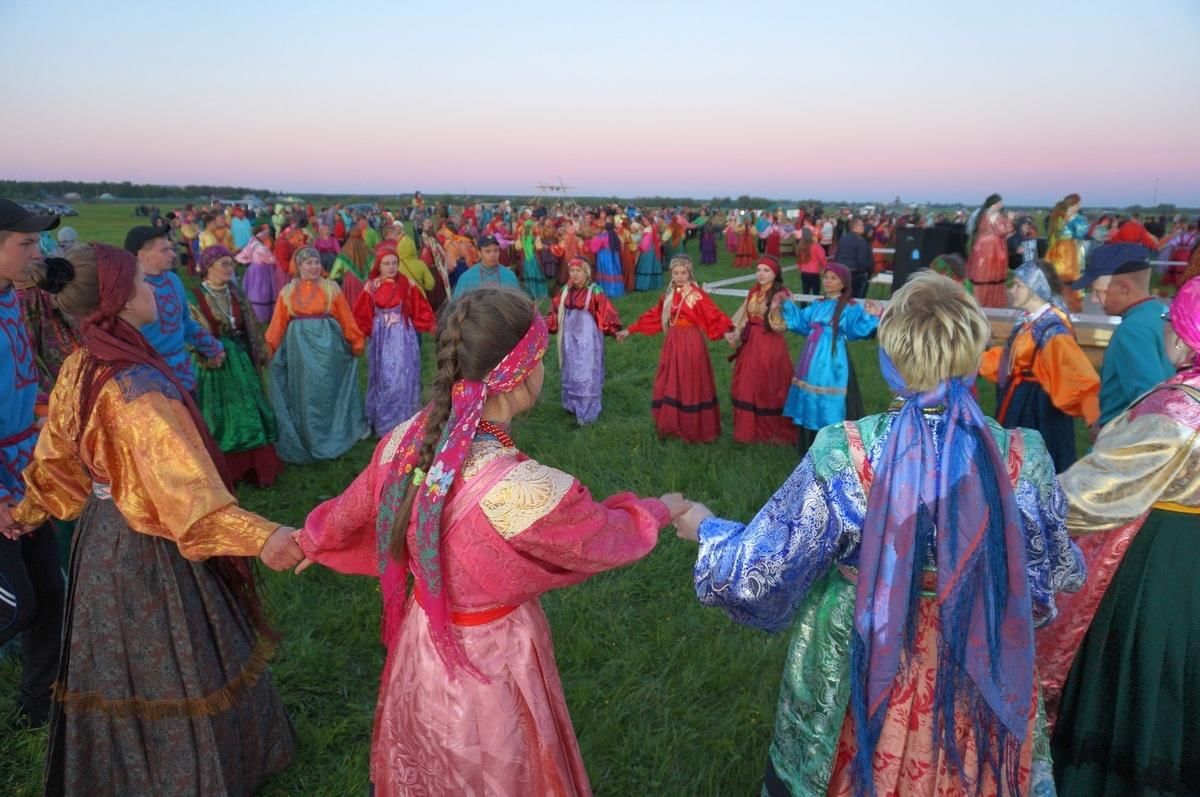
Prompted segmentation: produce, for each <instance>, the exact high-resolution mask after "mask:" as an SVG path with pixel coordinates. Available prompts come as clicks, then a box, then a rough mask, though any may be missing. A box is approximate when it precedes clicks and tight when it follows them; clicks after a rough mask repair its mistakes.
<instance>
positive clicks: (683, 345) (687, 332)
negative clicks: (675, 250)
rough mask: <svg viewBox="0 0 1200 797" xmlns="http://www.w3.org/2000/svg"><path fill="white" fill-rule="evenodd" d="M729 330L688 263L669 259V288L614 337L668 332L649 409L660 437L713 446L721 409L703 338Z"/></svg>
mask: <svg viewBox="0 0 1200 797" xmlns="http://www.w3.org/2000/svg"><path fill="white" fill-rule="evenodd" d="M732 329H733V322H732V321H730V320H729V316H727V315H725V313H723V312H721V308H719V307H717V305H716V303H715V302H713V300H712V298H711V297H709V295H708V294H707V293H705V292H704V291H703V290H702V289H701V288H700V286H699V285H697V284H696V280H695V277H694V276H693V267H692V259H691V258H690V257H688V256H687V255H675V257H674V258H672V259H671V284H670V285H669V286H667V290H666V292H665V293H664V294H663V295H662V296H661V297H660V298H659V300H658V302H657V303H656V304H655V305H654V306H653V307H651V308H650V309H649V310H647V311H646V312H645V313H643V314H642V317H641V318H639V319H638V320H637V321H635V322H634V323H633V324H631V325H630V326H628V327H626V328H625V329H623V330H621V331H620V332H618V333H617V340H618V341H623V340H625V339H626V338H628V337H629V336H630V335H631V334H633V333H635V332H636V333H639V334H642V335H657V334H658V333H659V332H664V331H665V332H666V333H667V338H666V340H665V341H664V342H663V348H662V355H661V356H660V357H659V360H658V372H657V373H656V374H655V376H654V393H653V396H652V398H651V400H650V408H651V409H650V411H651V413H652V414H653V415H654V425H655V427H657V429H658V436H659V437H660V438H661V437H679V438H682V439H683V440H684V441H686V442H688V443H711V442H712V441H713V440H716V439H717V438H718V437H720V436H721V408H720V407H719V406H717V385H716V381H715V380H714V379H713V369H712V362H711V361H710V360H709V359H708V346H707V345H705V343H704V338H705V337H707V338H708V339H709V340H720V339H721V338H722V337H723V336H724V335H725V333H727V332H729V331H731V330H732Z"/></svg>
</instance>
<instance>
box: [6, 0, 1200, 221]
mask: <svg viewBox="0 0 1200 797" xmlns="http://www.w3.org/2000/svg"><path fill="white" fill-rule="evenodd" d="M216 5H217V6H221V5H223V4H222V3H220V2H218V3H216ZM297 5H298V6H304V5H305V4H304V3H299V4H297ZM363 5H364V9H365V10H364V12H363V16H362V18H363V19H375V18H380V19H381V20H386V21H387V22H386V24H381V25H378V26H376V25H372V26H365V27H364V28H363V29H362V30H359V31H358V33H357V34H356V35H358V36H359V38H360V39H361V41H358V42H355V43H352V42H348V41H347V39H348V38H349V35H348V34H347V32H346V31H344V30H341V31H336V32H333V31H330V30H329V29H327V28H323V27H321V25H320V24H318V23H317V22H315V21H314V20H313V19H311V18H310V17H311V16H312V14H310V13H309V11H310V9H305V8H301V7H296V8H294V10H292V11H290V12H288V15H289V25H292V26H293V27H294V30H292V31H290V33H292V36H291V38H292V40H293V41H294V44H295V47H294V51H293V52H294V53H295V54H296V55H297V58H296V60H295V62H296V63H297V64H303V67H302V69H303V80H295V79H291V78H290V77H289V73H288V71H287V69H286V64H287V63H288V59H280V58H275V57H272V58H268V59H266V61H265V64H266V67H265V72H264V65H263V63H264V62H263V61H262V60H261V59H258V58H256V57H255V54H254V53H253V52H248V51H247V50H246V47H245V43H246V41H252V39H246V38H245V37H240V36H234V37H230V35H229V32H228V31H227V30H225V28H223V27H222V26H221V23H225V22H228V20H229V19H230V18H231V14H233V9H237V13H238V14H240V15H241V16H242V17H244V18H245V23H244V26H243V27H244V28H245V29H248V30H257V29H261V30H270V25H271V24H272V23H273V22H274V21H275V17H273V16H272V15H271V12H270V11H264V10H262V9H257V8H247V7H245V6H241V5H235V4H229V5H228V6H227V7H226V8H225V9H224V10H223V11H222V12H221V13H212V14H206V16H205V18H203V19H200V18H197V19H192V18H190V17H188V16H187V15H186V11H184V10H181V9H178V8H175V7H170V6H168V7H164V8H163V9H162V13H161V14H160V15H159V16H160V17H161V18H160V19H159V20H158V25H159V26H161V27H162V29H163V30H179V29H180V26H183V27H184V28H185V29H194V30H195V41H197V42H209V43H211V47H209V49H208V50H207V51H206V52H204V53H199V54H197V53H191V52H190V51H188V48H187V47H183V46H181V44H180V41H181V40H179V39H178V38H175V39H171V38H169V37H166V36H162V37H152V38H147V37H146V36H139V35H138V29H137V24H144V23H137V24H133V25H128V24H122V22H123V19H124V18H123V16H122V14H121V9H122V8H129V9H130V10H131V11H132V10H133V9H134V7H135V4H130V3H125V2H113V3H110V4H106V5H105V6H104V9H103V12H102V11H101V9H100V8H99V7H93V6H90V5H86V4H83V3H80V2H71V1H70V0H47V1H46V2H45V3H40V4H37V5H36V7H34V5H33V4H28V5H25V4H21V5H17V6H15V7H14V6H11V5H10V6H5V7H3V8H2V9H0V48H3V50H4V51H5V52H6V53H7V54H9V56H10V58H13V59H14V60H15V62H16V63H19V64H24V65H26V67H28V66H29V65H31V64H34V63H36V64H37V69H38V70H39V72H41V73H45V74H42V75H40V78H41V79H40V81H39V82H41V83H43V84H47V85H53V86H57V87H58V88H55V89H54V90H53V91H50V92H42V93H37V94H34V95H31V96H29V97H27V98H26V97H24V96H21V97H18V96H17V95H16V94H14V92H15V91H16V89H15V88H14V84H13V83H12V82H9V83H8V84H6V85H4V86H0V102H2V103H4V105H5V107H9V108H13V107H18V103H19V107H21V108H22V111H23V112H22V113H21V114H19V115H11V114H10V118H8V119H6V121H5V124H3V125H0V146H2V147H3V151H5V152H6V153H14V152H19V153H21V157H20V158H19V159H18V158H14V157H12V156H9V157H7V158H6V159H5V160H6V162H5V163H4V164H3V165H2V166H0V178H8V179H46V180H50V179H73V180H114V181H122V180H130V181H133V182H150V183H158V184H188V183H191V184H199V183H204V184H230V185H245V186H251V187H257V188H264V189H269V190H278V191H282V192H288V193H297V194H303V193H304V192H321V193H371V194H376V193H406V192H410V191H412V190H414V189H419V190H422V191H425V192H426V193H442V192H446V193H450V192H453V193H459V192H462V191H464V190H465V191H467V192H470V193H478V194H500V195H510V194H511V195H522V194H530V193H533V192H534V191H535V188H534V186H535V185H536V184H537V183H539V182H543V181H547V182H557V180H558V179H559V178H560V177H561V178H562V179H563V180H564V181H565V182H566V183H568V184H570V185H573V186H576V187H577V191H576V193H578V194H580V195H618V196H629V197H633V196H650V195H665V196H692V197H694V198H697V199H704V198H707V197H711V196H727V195H728V196H737V195H740V194H751V195H756V196H768V197H773V198H791V199H803V198H820V199H826V200H855V201H873V200H891V199H892V198H894V197H895V196H897V195H899V196H901V197H902V198H903V199H904V200H905V201H914V202H936V201H945V202H957V203H962V204H964V205H971V204H977V203H978V202H979V201H981V200H982V199H983V197H984V196H986V195H987V194H989V193H991V192H993V191H995V192H998V193H1000V194H1002V195H1004V196H1005V197H1006V199H1007V200H1008V201H1009V202H1010V204H1022V203H1024V204H1039V205H1046V204H1050V203H1052V202H1054V201H1055V200H1056V199H1058V198H1059V197H1061V196H1062V195H1063V194H1065V193H1068V192H1071V191H1075V192H1078V193H1080V194H1082V195H1083V197H1084V203H1085V205H1086V206H1092V207H1099V206H1123V205H1127V204H1134V203H1138V204H1143V205H1149V204H1151V202H1152V199H1153V198H1154V193H1155V190H1156V186H1155V180H1156V178H1157V199H1158V201H1161V202H1168V203H1174V204H1177V205H1179V206H1181V207H1195V206H1200V179H1198V178H1200V148H1197V146H1196V142H1197V141H1198V140H1200V139H1198V137H1197V135H1196V134H1197V132H1198V131H1200V51H1198V50H1197V48H1195V47H1186V46H1185V45H1184V44H1183V43H1184V42H1194V41H1196V34H1200V4H1196V3H1194V2H1189V0H1150V1H1148V2H1146V3H1143V4H1142V5H1141V6H1140V8H1141V9H1142V10H1141V13H1140V15H1139V16H1137V17H1133V16H1131V15H1130V14H1129V8H1128V6H1126V5H1124V4H1121V3H1117V2H1115V1H1114V0H1098V1H1097V2H1090V3H1089V2H1084V0H1068V1H1067V2H1063V3H1060V4H1057V6H1056V8H1055V10H1054V11H1045V10H1039V11H1038V12H1037V14H1036V15H1034V16H1035V17H1037V16H1038V15H1041V16H1042V17H1044V18H1043V19H1040V21H1038V22H1037V23H1036V24H1034V23H1031V22H1030V18H1031V17H1030V15H1028V14H1024V15H1023V14H1022V13H1021V11H1020V9H1019V8H1018V9H1015V10H1014V11H1012V12H1011V13H1010V14H1007V15H1004V16H1003V18H998V17H997V15H996V13H995V11H994V10H973V9H966V8H963V7H961V6H960V5H959V4H957V3H953V2H952V1H951V0H930V2H929V3H928V4H927V8H926V9H925V13H924V14H918V13H916V12H910V11H904V10H903V9H897V8H895V7H894V4H884V3H881V2H871V1H868V0H864V1H863V2H858V3H851V4H849V5H848V6H847V8H850V9H852V10H850V11H846V10H842V11H840V12H836V11H831V10H829V9H825V10H820V11H818V10H812V11H808V10H806V11H805V12H804V15H803V16H802V17H799V16H798V15H797V14H796V13H795V11H794V9H792V8H791V7H790V6H788V5H787V4H782V3H760V4H755V9H756V14H752V15H751V17H750V18H757V17H759V16H760V17H763V18H766V19H774V18H778V19H781V20H784V21H786V22H788V23H789V24H790V25H791V28H789V27H788V25H780V26H778V27H779V28H780V29H779V30H777V29H776V26H767V27H764V28H762V29H760V30H759V32H758V35H757V37H756V36H746V37H732V38H731V36H730V34H729V33H728V25H727V24H726V23H727V20H726V19H724V18H723V17H722V16H721V14H715V15H711V18H710V16H709V15H705V14H703V13H699V12H698V11H697V6H695V5H690V6H676V7H674V8H671V7H670V5H671V4H668V5H667V6H664V7H663V9H655V10H646V9H645V8H644V7H643V6H637V5H634V4H625V3H623V2H616V3H614V4H612V5H611V7H610V8H608V9H606V11H605V13H606V14H608V15H610V16H611V17H612V18H613V20H615V21H621V20H625V19H631V20H642V21H643V24H641V25H638V26H626V27H622V26H619V25H617V24H615V22H614V24H601V23H602V22H603V21H604V20H602V19H599V18H598V17H597V16H596V15H592V16H591V17H584V16H582V12H579V11H574V10H571V9H568V8H561V7H559V6H557V5H553V4H545V3H542V4H536V3H535V4H532V5H533V6H541V7H543V9H544V10H552V12H551V13H549V15H548V16H547V17H546V18H543V17H540V16H538V14H537V13H536V12H535V11H529V12H528V14H527V16H524V17H521V18H519V19H516V20H514V18H513V17H515V16H517V15H515V14H513V15H504V14H500V13H498V12H497V11H496V10H495V9H494V8H492V7H490V6H484V5H479V6H472V4H470V3H468V4H467V6H464V7H463V9H464V11H466V12H467V13H469V14H472V15H474V16H473V18H476V19H478V20H479V22H480V24H478V25H474V26H469V27H467V28H463V29H461V30H458V31H457V36H458V38H457V39H456V40H455V41H456V42H457V44H458V47H457V49H456V51H455V53H454V55H455V56H456V57H454V58H447V57H446V54H445V53H444V52H442V49H443V48H444V47H445V46H446V42H445V35H446V34H445V32H444V31H445V30H446V25H447V24H449V23H452V22H453V20H452V19H451V17H450V15H449V13H450V12H448V11H446V10H444V9H442V8H441V7H440V6H439V7H433V6H422V7H414V8H408V9H405V10H404V11H402V12H401V11H399V10H397V9H396V8H395V7H393V6H391V5H389V4H386V3H377V4H376V7H375V8H374V9H373V10H372V9H370V8H369V7H370V6H371V3H370V2H368V3H365V4H363ZM323 7H324V6H320V5H317V4H314V8H323ZM687 8H691V9H692V10H693V12H694V13H691V14H690V15H689V16H687V17H686V18H682V17H679V16H677V15H678V14H679V13H680V10H681V9H687ZM703 8H704V4H700V6H699V9H703ZM717 8H720V9H726V7H725V6H720V7H717ZM1035 8H1036V9H1042V8H1043V7H1042V6H1037V5H1035V4H1032V3H1030V4H1029V9H1027V10H1032V9H1035ZM373 13H374V15H372V14H373ZM722 13H725V12H724V11H723V12H722ZM46 15H49V16H50V17H53V18H55V19H58V20H59V21H58V22H56V23H55V30H56V35H57V37H58V45H59V51H58V52H57V53H56V56H55V58H53V59H49V58H46V57H45V55H44V50H43V49H40V45H41V44H42V42H41V41H40V40H39V37H36V36H34V37H22V36H20V35H14V31H19V30H21V28H22V25H26V26H30V25H39V24H44V19H43V17H45V16H46ZM993 17H997V18H993ZM568 18H569V19H568ZM67 19H69V20H70V24H66V23H64V22H63V20H67ZM140 19H144V17H141V18H140ZM798 19H802V20H805V21H807V22H809V23H811V25H812V27H813V30H815V31H821V32H824V35H821V36H808V37H799V38H798V37H797V32H798V31H797V30H796V29H795V28H796V23H797V20H798ZM564 20H565V21H564ZM571 22H578V23H579V24H578V25H574V26H572V27H571V28H570V29H571V30H572V31H573V32H574V38H572V39H571V48H570V50H568V51H567V52H565V53H563V56H562V57H559V55H558V51H557V50H554V49H552V48H545V50H546V51H545V52H542V51H537V50H536V45H537V44H538V43H547V42H552V41H554V40H555V37H556V36H557V37H559V38H561V29H562V26H563V25H564V24H568V23H571ZM5 23H12V24H5ZM664 23H669V24H671V25H673V26H674V27H673V28H670V30H672V31H674V32H673V33H671V35H667V34H665V33H662V35H658V34H656V33H655V31H659V32H660V33H661V31H662V30H663V28H662V27H661V25H662V24H664ZM131 27H132V31H131V30H130V28H131ZM1084 27H1086V28H1087V29H1088V30H1087V36H1086V37H1082V36H1080V35H1079V33H1080V31H1081V30H1082V29H1083V28H1084ZM647 29H648V30H647ZM406 30H407V31H410V32H414V33H413V35H408V36H406V35H405V31H406ZM222 31H223V36H218V35H217V34H218V32H222ZM421 32H435V33H436V34H437V35H433V36H431V35H423V34H422V33H421ZM1189 33H1190V34H1191V35H1189ZM100 37H108V39H113V41H111V42H110V45H111V46H106V52H110V53H121V54H123V55H124V57H114V58H110V59H96V58H95V57H90V56H89V53H90V50H89V47H91V48H94V46H95V44H94V43H95V42H96V41H97V40H98V38H100ZM214 37H215V38H214ZM231 38H232V39H233V40H235V41H236V42H238V43H239V44H235V43H233V42H231V41H228V39H231ZM430 38H433V39H436V41H433V42H431V41H430ZM1067 41H1071V42H1079V43H1078V44H1077V45H1076V46H1074V47H1066V46H1063V42H1067ZM614 42H619V43H620V44H621V46H620V47H619V48H617V49H612V50H609V49H606V48H609V47H610V45H611V44H613V43H614ZM697 42H719V44H718V45H716V46H708V47H702V46H700V45H698V44H697ZM800 43H802V44H803V46H800ZM1166 43H1171V44H1172V46H1160V44H1166ZM401 45H403V49H404V51H405V53H406V55H405V57H404V58H396V56H395V52H398V51H399V49H400V46H401ZM1018 45H1019V46H1018ZM389 47H390V48H395V51H394V52H392V51H389V50H388V48H389ZM528 47H534V48H535V50H534V51H532V52H530V51H528V50H527V48H528ZM180 50H184V52H183V53H181V52H180ZM601 52H604V53H610V55H606V56H605V57H603V58H601V57H599V55H598V54H599V53H601ZM306 53H319V54H320V57H319V59H312V60H311V61H306V60H304V59H302V58H299V56H301V55H304V54H306ZM488 53H491V54H492V55H486V54H488ZM572 53H575V54H576V55H577V57H570V56H571V55H572ZM980 53H985V54H987V56H981V55H980ZM580 54H581V55H580ZM1117 54H1119V55H1120V57H1114V56H1116V55H1117ZM581 58H582V59H584V61H583V62H582V65H581V60H580V59H581ZM985 58H990V59H991V60H987V61H985ZM39 59H40V60H39ZM587 59H594V60H595V61H596V63H594V64H593V63H592V61H591V60H587ZM214 64H216V65H218V66H216V67H214ZM412 64H419V65H421V66H419V67H416V68H414V67H412ZM807 64H813V65H815V66H811V67H810V66H807ZM147 65H154V66H153V67H150V66H147ZM215 69H219V72H218V73H217V75H216V76H215V77H213V78H211V79H210V78H208V77H207V76H210V75H213V72H214V70H215ZM1059 73H1063V74H1064V77H1063V79H1061V80H1058V81H1053V80H1048V79H1047V76H1048V75H1055V74H1059ZM191 75H194V76H196V79H194V80H193V79H192V78H190V77H187V76H191ZM181 76H183V77H181ZM1150 76H1152V77H1153V78H1154V81H1153V88H1152V89H1151V88H1149V86H1150V82H1149V79H1148V78H1149V77H1150ZM114 86H119V87H120V88H119V89H114V88H113V87H114ZM981 89H983V90H982V91H981ZM237 142H244V143H243V144H242V145H240V146H238V145H236V144H237Z"/></svg>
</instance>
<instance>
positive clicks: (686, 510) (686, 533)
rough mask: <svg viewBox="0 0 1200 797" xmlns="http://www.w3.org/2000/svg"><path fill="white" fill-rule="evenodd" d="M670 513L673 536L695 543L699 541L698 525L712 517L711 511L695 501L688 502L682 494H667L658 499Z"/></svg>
mask: <svg viewBox="0 0 1200 797" xmlns="http://www.w3.org/2000/svg"><path fill="white" fill-rule="evenodd" d="M659 500H660V501H662V502H663V503H664V504H666V505H667V509H668V510H669V511H670V512H671V523H673V524H674V526H675V536H676V537H678V538H679V539H681V540H691V541H692V542H697V541H698V540H699V539H700V535H699V529H700V523H701V522H702V521H704V519H705V518H710V517H712V514H713V513H712V510H710V509H709V508H708V507H706V506H705V505H704V504H701V503H699V502H697V501H689V500H687V499H686V498H684V497H683V494H682V493H667V494H666V495H664V496H663V497H662V498H660V499H659Z"/></svg>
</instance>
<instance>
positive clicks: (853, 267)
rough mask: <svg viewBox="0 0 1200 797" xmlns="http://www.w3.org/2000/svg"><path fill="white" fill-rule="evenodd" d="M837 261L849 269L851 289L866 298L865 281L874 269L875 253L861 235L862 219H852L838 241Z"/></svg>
mask: <svg viewBox="0 0 1200 797" xmlns="http://www.w3.org/2000/svg"><path fill="white" fill-rule="evenodd" d="M837 262H839V263H841V264H842V265H843V266H845V267H846V268H848V269H850V276H851V278H852V279H853V280H854V284H853V286H851V290H852V291H853V293H854V296H855V297H856V298H859V299H865V298H867V283H868V282H870V280H871V274H872V273H873V272H874V271H875V255H874V253H873V252H872V251H871V245H870V244H869V243H867V239H866V238H864V237H863V221H862V219H852V220H851V221H850V229H849V230H848V231H847V232H846V233H845V234H844V235H842V238H841V240H840V241H838V249H837Z"/></svg>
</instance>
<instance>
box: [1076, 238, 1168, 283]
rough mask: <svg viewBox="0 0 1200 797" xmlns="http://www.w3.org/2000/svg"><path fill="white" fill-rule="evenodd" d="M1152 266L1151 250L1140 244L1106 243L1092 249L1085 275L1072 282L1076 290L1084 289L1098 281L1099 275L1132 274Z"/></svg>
mask: <svg viewBox="0 0 1200 797" xmlns="http://www.w3.org/2000/svg"><path fill="white" fill-rule="evenodd" d="M1148 268H1150V250H1149V249H1147V248H1146V247H1144V246H1141V245H1139V244H1121V243H1118V244H1104V245H1103V246H1098V247H1096V248H1095V249H1093V250H1092V253H1091V254H1090V255H1089V256H1088V259H1087V270H1086V271H1085V272H1084V274H1083V276H1082V277H1080V278H1079V279H1078V280H1076V281H1075V282H1073V283H1071V287H1072V288H1074V289H1075V290H1077V291H1078V290H1083V289H1084V288H1086V287H1088V286H1089V285H1091V284H1092V283H1093V282H1095V281H1096V278H1097V277H1111V276H1114V275H1116V274H1132V273H1134V272H1136V271H1145V270H1146V269H1148Z"/></svg>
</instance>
